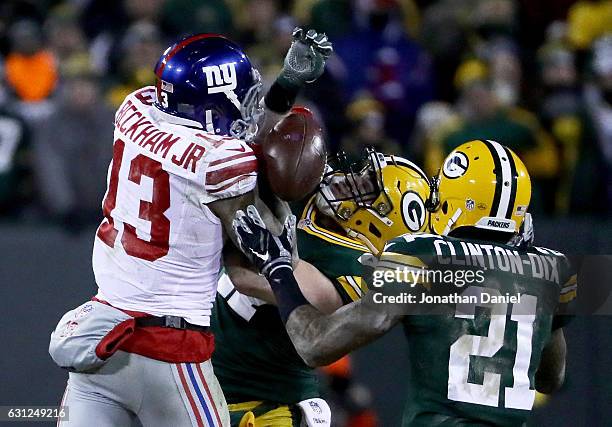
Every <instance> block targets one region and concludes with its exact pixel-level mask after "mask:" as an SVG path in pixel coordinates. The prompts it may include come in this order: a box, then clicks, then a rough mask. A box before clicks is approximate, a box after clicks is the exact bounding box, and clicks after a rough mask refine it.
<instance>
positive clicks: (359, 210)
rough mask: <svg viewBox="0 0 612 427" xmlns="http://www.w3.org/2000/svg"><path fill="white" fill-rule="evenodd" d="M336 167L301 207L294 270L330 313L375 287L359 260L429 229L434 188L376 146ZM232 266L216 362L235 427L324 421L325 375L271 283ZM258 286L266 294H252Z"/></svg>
mask: <svg viewBox="0 0 612 427" xmlns="http://www.w3.org/2000/svg"><path fill="white" fill-rule="evenodd" d="M330 165H331V166H330V167H329V168H328V170H327V172H326V174H325V176H324V179H323V183H322V184H321V187H320V191H319V192H318V193H317V195H315V196H313V197H312V198H311V199H310V200H309V201H308V202H307V204H306V206H305V208H304V209H303V211H302V215H301V218H300V221H299V224H298V227H297V242H298V248H299V255H300V262H299V263H298V265H297V267H296V270H295V275H296V277H297V280H298V281H299V282H300V283H304V287H303V289H302V291H303V292H304V294H305V295H306V298H307V299H308V301H309V302H310V303H311V304H313V305H314V306H315V307H317V309H318V310H320V311H321V312H324V313H332V312H334V311H335V310H336V309H338V308H339V307H341V306H342V305H345V304H349V303H352V302H354V301H356V300H358V299H359V298H360V297H361V296H362V294H363V292H364V291H365V290H366V286H365V284H364V283H363V280H362V275H363V266H362V264H361V263H360V262H359V258H360V257H361V256H362V255H363V254H364V253H373V254H377V253H379V252H380V251H381V250H382V248H383V246H384V243H385V242H386V241H387V240H389V239H391V238H393V237H395V236H399V235H403V234H405V233H409V232H417V231H424V230H425V229H426V228H427V223H426V208H425V201H426V200H427V199H428V198H429V192H430V184H429V181H428V179H427V177H426V175H425V174H424V173H423V172H422V171H421V170H420V169H419V168H418V167H417V166H416V165H414V164H413V163H411V162H409V161H408V160H405V159H402V158H400V157H396V156H385V155H383V154H382V153H377V152H375V151H372V150H369V151H367V152H366V155H365V156H364V159H363V162H362V164H359V165H349V164H348V163H347V161H346V160H344V159H343V158H342V157H341V156H339V157H338V158H337V159H336V161H332V162H330ZM227 268H228V272H229V274H223V275H222V276H221V278H220V280H219V286H218V294H217V299H216V303H215V310H214V313H213V316H212V319H211V328H212V331H213V332H214V334H215V341H216V344H217V345H216V350H215V353H214V355H213V366H214V369H215V374H216V376H217V378H218V379H219V382H220V384H221V388H222V389H223V392H224V395H225V398H226V400H227V402H228V406H229V410H230V414H231V419H232V425H235V426H236V425H239V426H241V427H242V426H257V427H265V426H275V427H282V426H292V425H300V418H302V416H303V415H302V414H303V413H305V412H304V411H306V412H308V411H314V413H315V415H314V416H317V417H318V418H319V421H321V419H324V418H325V417H323V416H322V415H324V412H325V411H326V410H327V407H326V403H325V402H324V401H321V400H320V399H318V398H319V396H320V394H319V389H318V383H317V376H316V373H315V372H314V371H313V369H312V368H311V367H309V366H308V365H306V364H305V363H304V361H303V360H302V358H301V357H300V356H299V355H298V354H297V353H296V351H295V349H294V347H293V345H292V344H291V341H290V339H289V337H288V335H287V332H286V331H285V328H284V325H283V322H282V321H281V318H280V316H279V312H278V309H277V308H276V307H275V306H274V305H273V304H271V303H273V302H274V297H273V294H272V290H271V288H270V287H269V284H268V283H267V282H266V280H265V278H264V277H263V276H257V275H254V274H252V273H251V274H249V271H247V269H248V268H250V267H245V274H241V270H240V267H236V266H233V267H231V266H228V267H227ZM230 276H231V279H230ZM253 287H259V288H260V289H259V290H258V291H257V292H253V291H254V289H253ZM240 290H246V292H247V293H249V294H251V295H252V294H256V295H261V297H262V299H258V298H254V297H251V296H247V295H245V294H244V293H241V292H240ZM266 292H267V293H268V294H269V295H266ZM266 301H267V302H266ZM317 405H318V406H317ZM317 410H321V411H322V412H323V414H322V413H317ZM304 418H306V417H304ZM307 425H310V424H307ZM317 425H329V424H323V423H317Z"/></svg>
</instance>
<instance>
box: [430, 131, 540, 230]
mask: <svg viewBox="0 0 612 427" xmlns="http://www.w3.org/2000/svg"><path fill="white" fill-rule="evenodd" d="M433 187H434V191H433V192H432V196H431V201H430V205H431V206H432V213H431V219H430V221H431V229H432V232H434V233H436V234H441V235H448V234H451V233H452V234H454V235H457V234H458V233H459V232H460V231H459V230H463V231H469V230H468V229H467V228H468V227H469V228H471V229H473V228H477V229H480V230H490V231H493V232H504V233H508V234H510V235H509V236H508V238H510V237H511V235H512V234H514V233H517V232H518V231H519V228H520V226H521V224H522V223H523V220H524V218H525V213H526V212H527V208H528V207H529V202H530V199H531V180H530V178H529V173H528V172H527V168H526V167H525V165H524V164H523V162H522V161H521V159H519V158H518V156H517V155H516V154H515V153H514V152H513V151H512V150H510V149H509V148H508V147H505V146H503V145H501V144H500V143H498V142H495V141H490V140H475V141H470V142H466V143H465V144H462V145H460V146H459V147H457V148H456V149H454V150H453V151H452V152H451V153H450V154H449V155H448V156H447V157H446V159H445V160H444V164H443V165H442V169H441V170H440V172H439V174H438V177H437V178H435V179H434V183H433Z"/></svg>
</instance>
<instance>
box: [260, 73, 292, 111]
mask: <svg viewBox="0 0 612 427" xmlns="http://www.w3.org/2000/svg"><path fill="white" fill-rule="evenodd" d="M298 92H299V88H296V87H291V86H289V85H286V84H285V85H282V84H281V83H279V82H278V80H277V81H275V82H274V84H273V85H272V87H271V88H270V90H269V91H268V93H267V94H266V97H265V103H266V107H268V109H270V110H272V111H274V112H275V113H279V114H284V113H286V112H287V111H289V110H290V109H291V107H293V104H294V103H295V98H297V95H298Z"/></svg>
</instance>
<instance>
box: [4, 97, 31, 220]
mask: <svg viewBox="0 0 612 427" xmlns="http://www.w3.org/2000/svg"><path fill="white" fill-rule="evenodd" d="M30 171H31V165H30V136H29V131H28V128H27V126H26V124H25V122H24V121H23V120H22V119H21V118H19V117H18V116H16V115H15V114H14V113H11V112H9V111H7V110H6V108H5V107H4V106H0V218H9V217H10V218H16V217H18V215H19V214H20V213H22V211H23V210H24V208H25V207H26V206H27V203H28V202H30V200H31V198H32V195H33V194H32V192H33V188H32V181H31V173H30Z"/></svg>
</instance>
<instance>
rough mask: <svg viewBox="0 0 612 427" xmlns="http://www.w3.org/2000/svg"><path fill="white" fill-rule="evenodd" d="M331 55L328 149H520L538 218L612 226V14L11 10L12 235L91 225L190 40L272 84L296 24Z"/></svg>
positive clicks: (62, 5)
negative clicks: (129, 121) (145, 96)
mask: <svg viewBox="0 0 612 427" xmlns="http://www.w3.org/2000/svg"><path fill="white" fill-rule="evenodd" d="M297 25H300V26H305V27H312V28H315V29H317V30H319V31H325V32H326V33H327V34H328V35H329V37H330V39H331V40H332V41H333V43H334V46H335V51H336V54H335V55H334V56H333V57H332V58H331V59H330V60H329V64H328V67H327V70H326V72H325V74H324V76H323V77H322V78H321V79H320V80H319V81H318V83H317V84H316V85H312V86H311V87H309V88H308V89H307V90H306V91H305V92H304V94H303V98H302V99H301V100H300V102H301V103H304V104H307V105H309V106H310V107H311V108H313V109H314V110H315V111H316V112H317V114H318V115H319V117H320V118H321V120H322V122H323V123H324V125H325V128H326V133H327V138H328V144H329V146H330V150H331V151H332V152H333V151H336V150H338V149H342V150H345V151H346V152H347V153H348V154H349V155H350V156H354V157H357V156H359V154H360V152H361V149H362V148H363V146H365V145H374V146H377V147H379V148H380V150H382V151H384V152H387V153H396V154H401V155H404V156H406V157H409V158H411V159H413V160H415V161H417V162H419V163H421V164H423V165H424V167H425V169H426V171H427V172H428V173H430V174H434V173H435V172H436V171H437V169H438V167H439V165H440V163H441V160H442V159H443V158H444V156H445V155H446V153H448V152H449V151H450V150H451V149H452V148H454V147H456V146H457V145H459V144H461V143H462V142H464V141H466V140H469V139H473V138H489V139H495V140H497V141H499V142H501V143H503V144H506V145H508V146H509V147H511V148H512V149H514V150H516V151H517V152H518V153H519V154H520V155H521V157H522V158H523V160H524V162H525V163H526V165H527V168H528V169H529V171H530V173H531V176H532V178H533V181H534V196H533V199H532V209H531V210H532V212H534V213H536V214H545V215H549V216H566V215H589V216H591V215H595V216H606V215H609V214H610V211H611V210H612V1H610V0H580V1H572V0H462V1H453V0H437V1H426V0H295V1H289V0H285V1H283V0H249V1H247V0H63V1H62V0H4V1H2V2H1V4H0V76H1V77H0V82H1V83H0V219H11V220H17V221H21V222H26V223H27V222H40V221H42V222H54V223H58V224H61V225H63V226H65V227H66V228H67V229H69V230H78V229H80V228H81V227H83V226H87V225H91V224H95V223H97V222H98V221H99V219H100V208H99V207H100V200H101V199H102V196H103V192H104V189H105V176H106V169H107V166H108V163H109V160H110V158H111V145H112V114H113V111H114V109H115V108H116V107H117V106H118V105H119V104H120V103H121V101H122V100H123V98H124V96H125V95H127V94H128V93H129V92H131V91H132V90H134V89H137V88H139V87H142V86H144V85H148V84H152V82H153V81H154V75H153V71H152V70H153V67H154V64H155V62H156V60H157V59H158V57H159V55H160V53H161V52H162V51H163V49H164V48H165V47H166V46H168V45H169V44H170V43H172V42H173V41H174V40H176V39H177V38H178V37H180V36H182V35H185V34H189V33H197V32H217V33H222V34H226V35H228V36H230V37H231V38H233V39H234V40H236V41H238V42H239V43H241V44H242V45H243V46H244V47H245V49H246V51H247V52H248V54H249V55H250V57H251V58H252V60H253V62H254V63H255V64H256V66H257V67H258V68H259V69H260V71H261V72H262V75H263V76H264V78H265V81H266V84H268V85H269V84H271V82H272V81H273V79H274V77H275V76H276V74H277V72H278V71H279V69H280V66H281V64H282V59H283V56H284V54H285V52H286V50H287V48H288V47H289V44H290V42H291V32H292V29H293V28H294V27H295V26H297Z"/></svg>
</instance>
